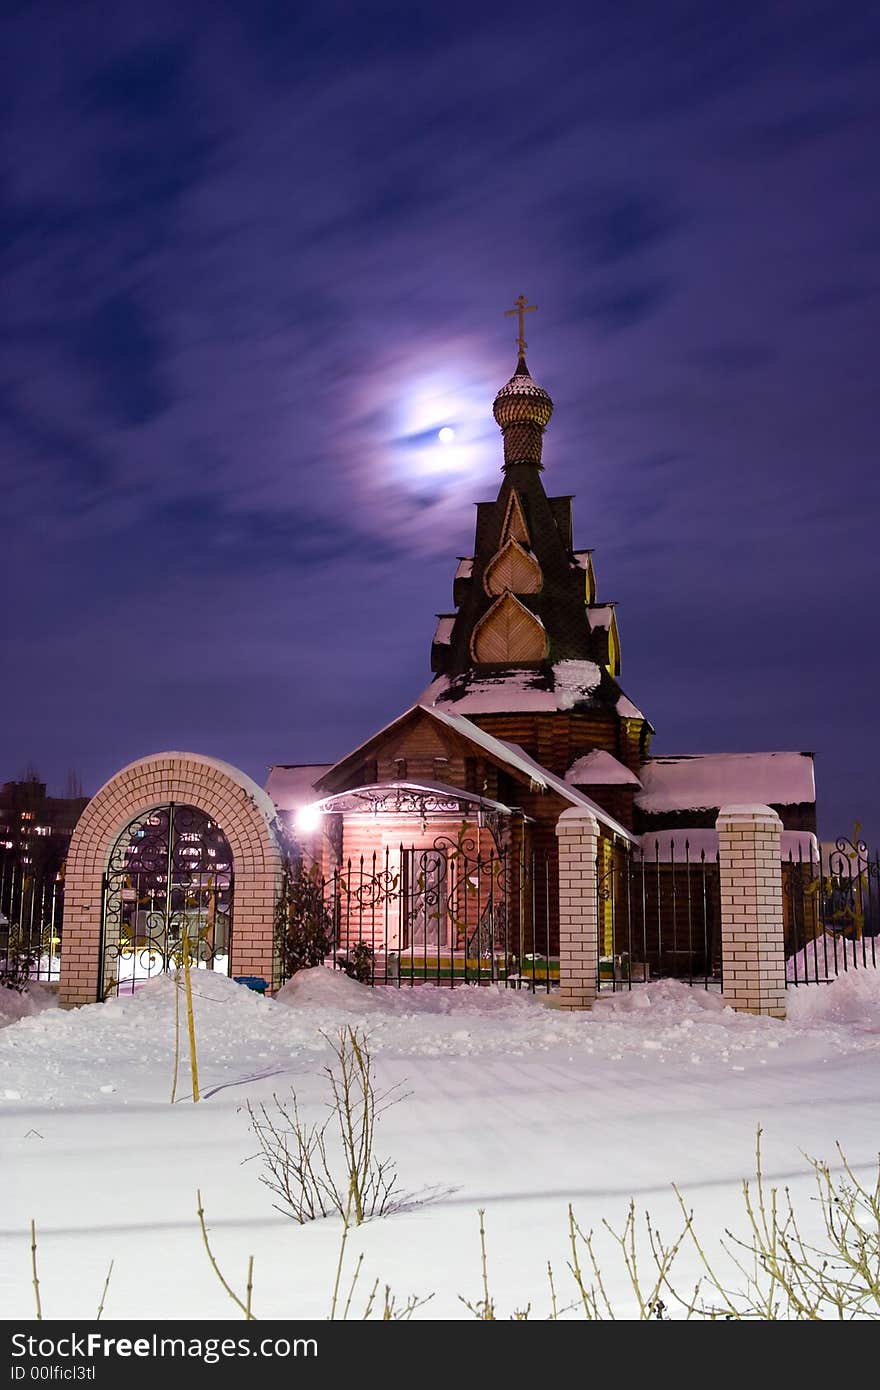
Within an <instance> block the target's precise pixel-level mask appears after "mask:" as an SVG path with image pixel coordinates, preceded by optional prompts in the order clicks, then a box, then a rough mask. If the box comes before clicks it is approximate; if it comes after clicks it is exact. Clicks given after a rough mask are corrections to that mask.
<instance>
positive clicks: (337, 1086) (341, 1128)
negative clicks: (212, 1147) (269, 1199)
mask: <svg viewBox="0 0 880 1390" xmlns="http://www.w3.org/2000/svg"><path fill="white" fill-rule="evenodd" d="M324 1036H325V1037H327V1035H326V1034H325V1035H324ZM327 1041H328V1042H329V1044H330V1046H331V1048H332V1049H333V1053H334V1056H335V1058H336V1066H335V1067H334V1066H328V1067H325V1069H324V1070H325V1074H326V1076H327V1081H328V1085H329V1089H330V1101H329V1109H330V1114H329V1115H328V1116H327V1118H326V1120H324V1122H323V1124H312V1125H309V1124H307V1123H306V1122H305V1121H304V1120H303V1119H302V1117H301V1115H300V1110H299V1103H298V1101H297V1097H296V1092H295V1091H291V1093H290V1100H289V1101H287V1102H285V1101H283V1100H281V1099H280V1098H279V1097H278V1096H277V1095H273V1097H272V1107H271V1108H270V1107H268V1106H266V1105H264V1104H260V1105H258V1106H256V1107H255V1106H253V1105H252V1104H251V1103H250V1102H248V1107H247V1108H248V1114H249V1115H250V1120H251V1127H252V1129H253V1131H254V1134H255V1135H256V1137H257V1141H258V1143H259V1146H260V1147H259V1153H258V1154H257V1155H255V1156H256V1157H258V1158H260V1159H261V1160H262V1164H263V1170H264V1171H263V1174H262V1176H261V1178H260V1181H261V1182H262V1183H263V1184H264V1185H265V1186H266V1187H268V1188H269V1191H270V1192H273V1193H274V1194H275V1196H276V1197H278V1198H279V1199H280V1202H276V1203H274V1205H275V1208H276V1210H277V1211H281V1212H283V1213H284V1214H285V1215H286V1216H291V1217H292V1218H293V1220H294V1221H298V1222H299V1223H300V1224H301V1225H302V1224H304V1223H305V1222H306V1221H314V1220H315V1219H316V1218H317V1217H321V1216H329V1215H330V1214H331V1213H332V1212H338V1213H339V1215H340V1216H343V1217H346V1218H348V1215H349V1212H350V1214H351V1219H352V1220H353V1223H354V1224H355V1225H356V1226H360V1225H361V1223H362V1222H363V1221H366V1220H367V1219H368V1218H369V1217H371V1216H381V1215H383V1213H385V1212H387V1211H390V1210H392V1209H394V1207H396V1206H398V1205H399V1203H400V1191H399V1188H398V1181H397V1169H396V1166H395V1164H394V1163H393V1162H391V1160H390V1159H380V1158H378V1157H377V1156H376V1152H375V1147H374V1141H375V1130H376V1122H377V1120H378V1119H379V1117H380V1116H381V1114H382V1113H383V1111H385V1110H386V1109H387V1108H388V1106H389V1105H393V1104H395V1103H396V1102H397V1101H399V1100H402V1099H403V1097H402V1095H401V1094H400V1093H399V1090H398V1088H397V1087H396V1086H395V1087H392V1088H391V1089H390V1090H388V1091H382V1092H377V1090H376V1086H375V1078H374V1073H373V1060H372V1057H371V1056H370V1050H369V1047H368V1044H367V1036H366V1034H365V1033H363V1032H362V1031H361V1030H360V1029H358V1028H351V1027H346V1028H343V1029H342V1030H341V1032H339V1033H338V1034H336V1036H335V1037H333V1038H330V1037H327ZM339 1148H341V1151H342V1157H341V1161H336V1160H335V1158H334V1152H335V1151H337V1150H338V1149H339Z"/></svg>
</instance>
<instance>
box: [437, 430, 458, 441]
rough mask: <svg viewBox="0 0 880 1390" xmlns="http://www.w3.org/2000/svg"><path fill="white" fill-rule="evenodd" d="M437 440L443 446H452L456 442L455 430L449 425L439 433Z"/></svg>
mask: <svg viewBox="0 0 880 1390" xmlns="http://www.w3.org/2000/svg"><path fill="white" fill-rule="evenodd" d="M437 438H438V439H439V440H440V443H441V444H452V443H454V441H455V430H454V429H452V428H451V427H450V426H449V425H444V426H443V428H442V430H438V431H437Z"/></svg>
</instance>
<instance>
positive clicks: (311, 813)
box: [296, 804, 322, 835]
mask: <svg viewBox="0 0 880 1390" xmlns="http://www.w3.org/2000/svg"><path fill="white" fill-rule="evenodd" d="M321 817H322V811H321V807H320V806H319V805H317V804H313V805H311V806H301V807H300V809H299V810H298V811H297V813H296V828H297V830H298V831H299V832H300V834H301V835H311V833H312V831H313V830H317V829H318V827H319V826H320V824H321Z"/></svg>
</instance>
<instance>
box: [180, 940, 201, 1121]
mask: <svg viewBox="0 0 880 1390" xmlns="http://www.w3.org/2000/svg"><path fill="white" fill-rule="evenodd" d="M181 944H182V946H183V987H184V991H185V993H186V1027H187V1032H188V1033H189V1065H190V1071H191V1072H192V1084H193V1102H196V1101H197V1100H198V1098H199V1064H198V1061H197V1060H196V1022H195V1017H194V1015H193V999H192V981H191V980H190V974H189V929H188V926H187V923H186V920H184V923H183V931H182V935H181Z"/></svg>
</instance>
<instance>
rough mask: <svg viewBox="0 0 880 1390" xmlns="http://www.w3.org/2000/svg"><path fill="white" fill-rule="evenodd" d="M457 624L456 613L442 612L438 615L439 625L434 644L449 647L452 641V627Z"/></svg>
mask: <svg viewBox="0 0 880 1390" xmlns="http://www.w3.org/2000/svg"><path fill="white" fill-rule="evenodd" d="M454 626H455V614H454V613H451V614H450V613H440V614H438V617H437V627H436V629H435V631H434V645H435V646H438V647H448V646H449V643H450V642H451V641H452V629H453V627H454Z"/></svg>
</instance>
